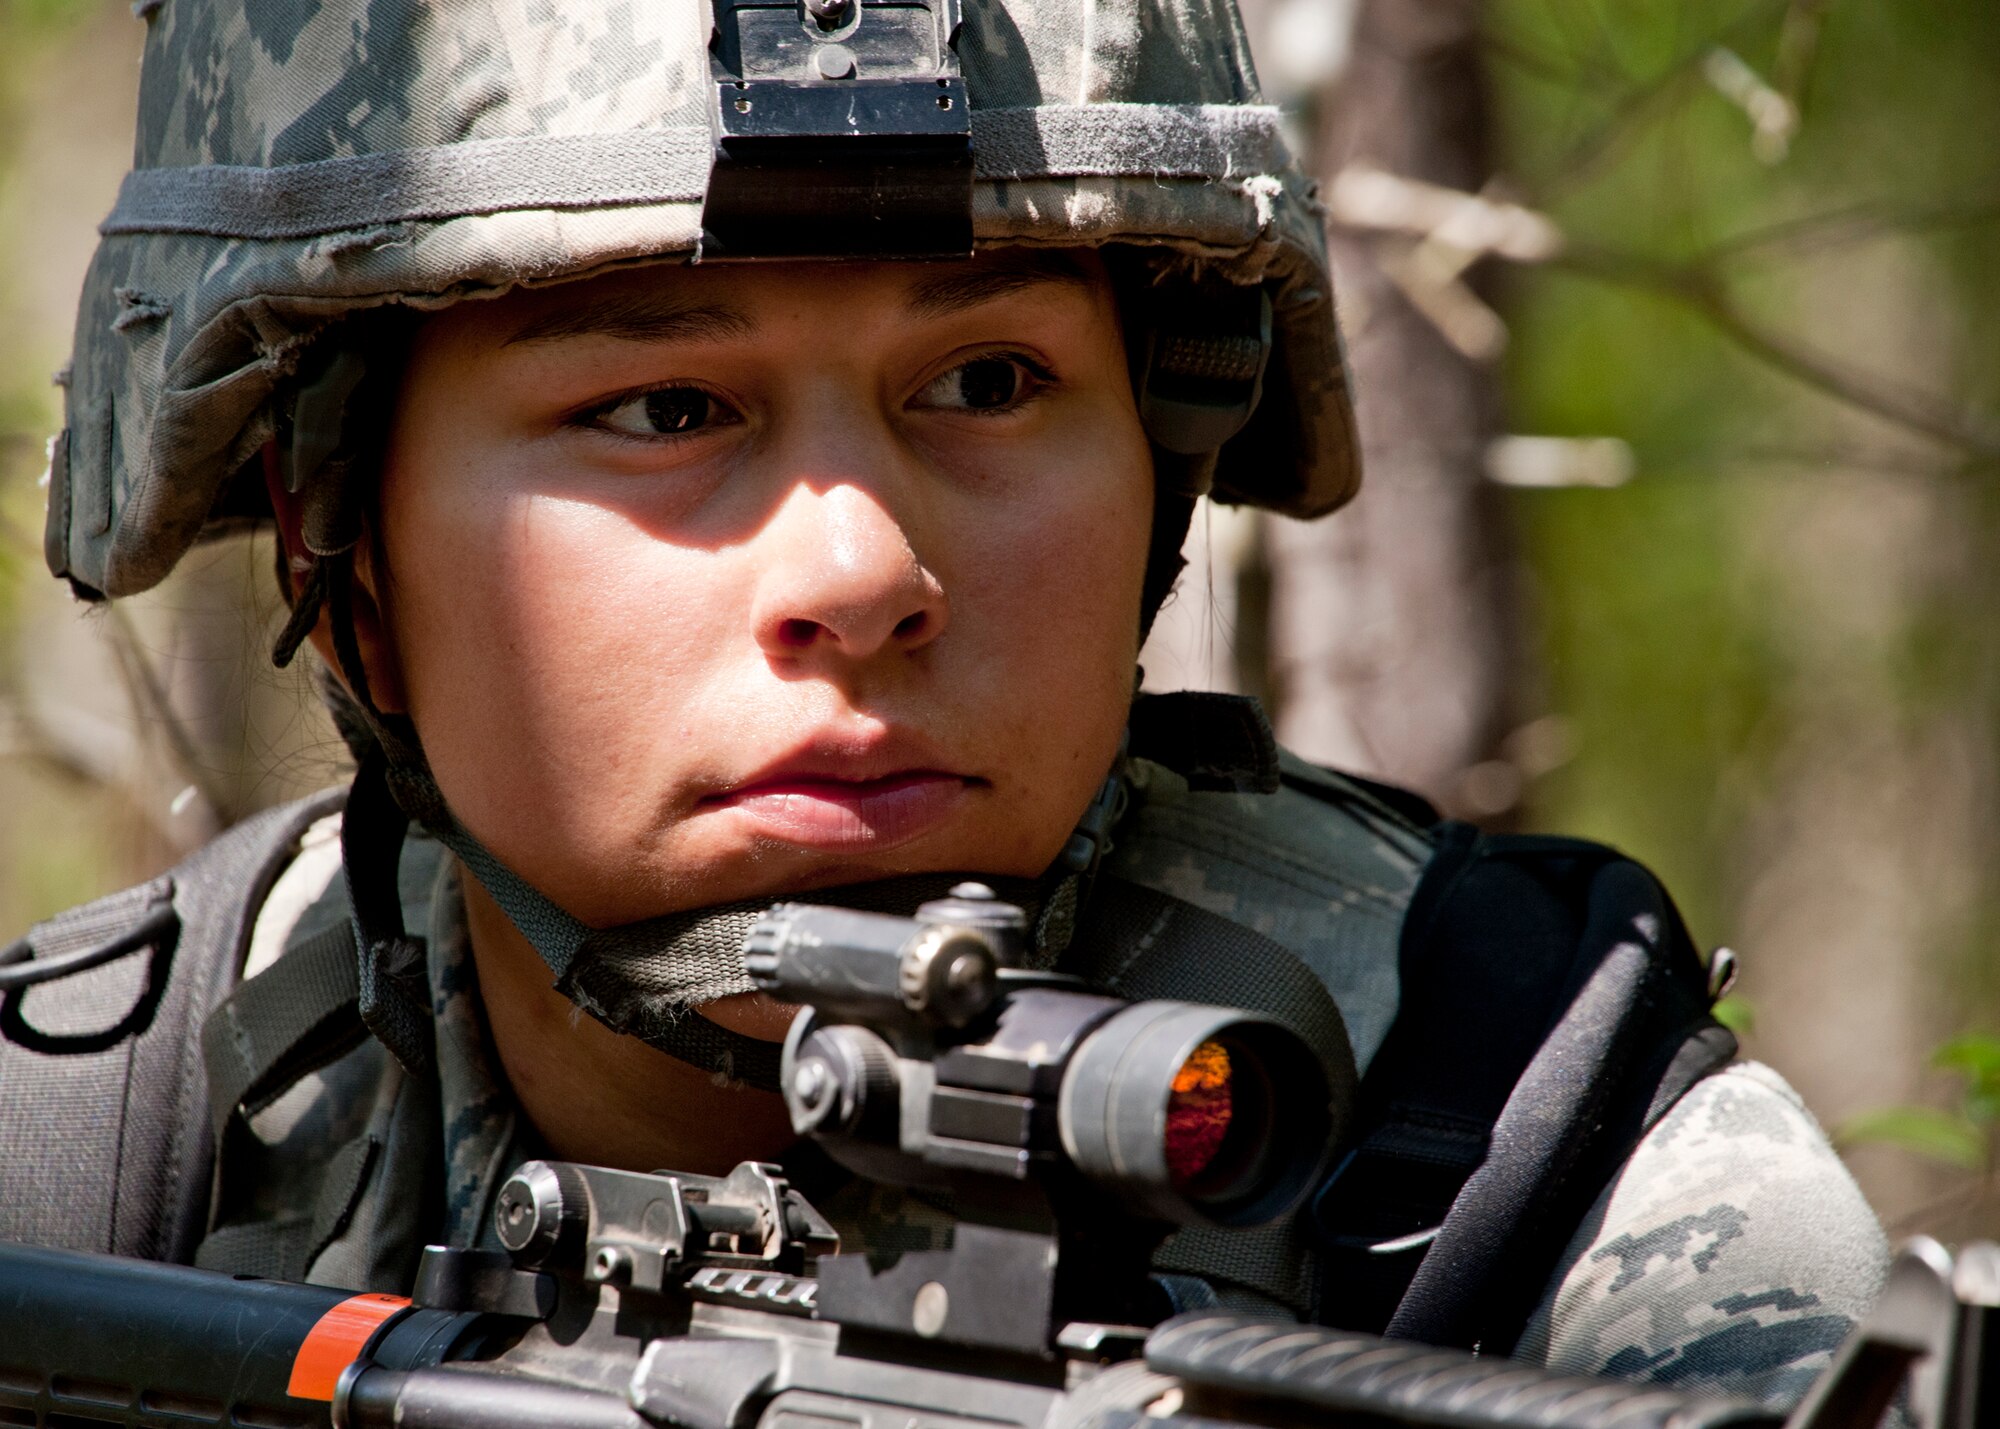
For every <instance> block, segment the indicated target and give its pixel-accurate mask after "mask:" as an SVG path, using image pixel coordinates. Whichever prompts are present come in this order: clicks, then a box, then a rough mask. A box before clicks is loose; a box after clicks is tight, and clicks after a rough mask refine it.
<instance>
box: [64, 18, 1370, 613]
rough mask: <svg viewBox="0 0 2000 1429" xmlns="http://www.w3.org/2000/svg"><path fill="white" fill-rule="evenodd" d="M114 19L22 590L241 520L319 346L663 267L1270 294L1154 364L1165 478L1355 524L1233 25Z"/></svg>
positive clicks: (1318, 249) (1315, 283) (1297, 259)
mask: <svg viewBox="0 0 2000 1429" xmlns="http://www.w3.org/2000/svg"><path fill="white" fill-rule="evenodd" d="M134 9H135V10H136V11H137V12H138V13H139V14H141V15H142V16H144V18H145V22H146V24H147V26H148V27H149V31H150V33H149V35H148V37H147V44H146V52H145V60H144V68H143V74H142V81H141V92H140V110H139V131H138V141H137V145H136V151H135V156H134V167H133V171H132V173H131V174H129V175H128V176H127V177H126V179H125V182H124V185H123V187H122V188H121V190H120V193H119V197H118V201H117V205H116V207H115V208H113V210H112V212H111V214H110V216H109V217H108V218H107V219H106V220H105V221H104V223H103V225H102V228H101V232H102V235H103V239H102V242H101V243H100V245H99V247H98V250H97V254H96V257H95V260H94V261H93V263H92V264H91V268H90V272H89V276H88V279H87V281H86V286H85V290H84V294H83V300H82V304H81V309H80V312H79V315H78V321H77V329H76V340H75V350H74V358H73V361H72V364H71V367H70V369H69V373H68V376H67V379H66V380H67V386H68V391H67V404H66V415H67V426H66V428H65V430H64V432H63V434H62V435H61V436H60V437H59V438H58V439H57V441H56V443H55V446H54V449H53V453H52V462H51V480H50V493H49V516H48V534H47V546H46V549H47V556H48V560H49V565H50V568H51V569H52V570H53V571H54V572H55V573H57V574H58V575H64V576H67V577H68V578H69V579H70V581H71V583H72V584H73V585H74V586H75V587H76V588H77V589H78V591H79V592H80V593H82V594H84V595H86V596H92V597H96V596H122V595H129V594H132V593H135V592H138V591H143V590H145V589H147V588H149V587H151V586H153V585H155V584H156V583H158V582H159V581H160V580H161V579H162V578H163V577H164V576H166V574H167V573H168V572H169V571H170V570H171V569H172V568H173V566H174V565H175V563H176V562H177V561H178V560H179V559H180V557H181V556H182V555H183V554H184V553H185V552H186V551H187V550H188V548H189V547H190V546H191V545H192V544H193V543H194V542H195V541H196V540H197V539H198V538H199V537H200V536H201V535H202V533H203V532H204V530H206V529H209V528H212V527H214V526H216V525H218V524H222V523H226V522H228V521H230V520H233V519H236V518H239V517H246V516H247V517H257V516H260V515H268V503H267V501H266V498H265V497H264V495H263V482H262V479H261V476H256V478H255V479H251V478H252V476H253V471H252V466H251V459H252V458H253V457H254V456H255V455H256V454H257V452H258V451H259V450H260V448H262V447H263V446H264V445H265V443H266V442H268V441H269V440H270V439H271V438H272V437H273V436H274V435H281V434H288V433H290V431H291V428H290V423H291V419H292V411H291V408H290V406H289V403H290V402H291V399H292V394H293V392H294V391H295V389H296V387H297V386H298V383H299V380H301V368H302V364H305V365H306V368H307V370H308V371H309V370H310V367H311V364H312V363H313V362H314V361H315V360H316V359H315V358H314V357H312V356H311V355H310V354H312V353H313V349H314V345H315V338H316V337H317V336H318V335H320V334H322V333H323V332H324V331H325V330H327V329H328V328H329V327H330V326H331V325H335V324H337V323H339V322H340V321H341V320H342V319H344V318H346V317H349V316H350V315H353V314H356V313H359V312H362V311H365V310H368V309H375V308H383V307H386V306H389V305H396V304H401V305H405V306H407V307H410V308H415V309H420V310H421V309H432V308H437V307H440V306H443V305H446V304H449V303H453V302H456V301H459V300H461V299H465V298H472V297H480V296H487V295H492V294H497V293H502V292H505V291H506V290H508V289H510V288H512V287H515V286H517V285H521V284H530V283H548V282H553V281H558V280H562V279H567V278H574V277H579V276H583V275H587V274H592V273H597V272H602V271H604V270H606V269H608V268H611V267H613V266H616V265H623V264H631V263H635V262H644V261H649V260H660V259H678V260H683V261H685V260H689V259H695V260H697V261H699V260H701V259H703V258H716V257H734V256H743V255H744V254H746V253H747V254H749V255H751V256H757V255H760V254H761V255H762V256H784V255H786V254H794V255H812V256H839V255H840V254H843V253H847V254H859V253H867V254H871V255H874V256H896V255H903V256H913V255H920V254H921V255H932V256H935V255H939V254H943V253H949V252H953V251H956V252H959V253H964V252H967V251H970V250H971V249H972V248H973V247H975V246H977V247H989V246H996V245H1004V244H1042V245H1071V246H1093V247H1101V246H1105V245H1113V244H1116V245H1129V246H1131V247H1132V248H1134V249H1136V250H1137V251H1139V252H1141V253H1142V254H1150V255H1152V258H1153V262H1152V263H1151V265H1150V269H1151V272H1152V275H1153V277H1154V278H1156V279H1159V280H1161V281H1174V280H1176V279H1178V280H1182V281H1186V280H1190V279H1191V280H1194V281H1196V282H1197V283H1200V284H1206V285H1207V287H1208V288H1209V289H1210V290H1211V291H1212V290H1215V289H1218V288H1220V289H1224V290H1233V291H1235V292H1237V293H1239V294H1241V293H1249V294H1253V295H1261V298H1260V299H1259V301H1263V300H1265V299H1267V300H1268V307H1267V308H1265V309H1264V313H1263V315H1262V317H1261V319H1260V317H1259V315H1258V314H1257V313H1256V312H1255V311H1254V310H1253V311H1252V312H1251V314H1250V315H1249V317H1248V318H1247V319H1246V318H1244V317H1243V316H1242V315H1241V314H1240V313H1239V314H1237V315H1236V316H1231V317H1226V318H1225V319H1223V320H1222V326H1223V328H1224V331H1222V332H1220V333H1214V332H1209V333H1203V332H1194V333H1181V332H1176V331H1174V330H1172V325H1171V323H1169V324H1168V325H1167V326H1166V327H1164V328H1163V329H1162V331H1161V332H1160V333H1159V334H1157V335H1155V336H1154V337H1153V338H1151V339H1148V341H1150V342H1151V343H1152V352H1153V369H1152V370H1153V372H1154V374H1155V375H1156V377H1157V379H1158V380H1157V381H1154V382H1152V383H1151V385H1149V386H1147V387H1145V389H1144V390H1142V392H1141V398H1142V408H1143V409H1144V410H1145V411H1146V413H1147V416H1148V423H1149V430H1151V431H1152V432H1153V434H1154V438H1155V446H1156V449H1163V450H1166V451H1176V450H1179V451H1189V450H1199V449H1200V448H1201V447H1202V446H1204V445H1205V444H1207V445H1214V446H1221V444H1222V440H1223V438H1225V437H1227V438H1229V440H1228V441H1227V445H1226V447H1222V449H1221V451H1220V455H1219V459H1216V458H1211V460H1212V479H1213V491H1214V494H1215V495H1216V496H1217V497H1218V498H1219V499H1222V500H1225V501H1231V502H1239V503H1246V504H1254V505H1260V506H1265V507H1269V508H1271V509H1273V510H1277V511H1281V512H1285V513H1287V514H1290V515H1294V516H1314V515H1319V514H1322V513H1324V512H1327V511H1330V510H1332V509H1333V508H1334V507H1336V506H1338V505H1340V504H1341V503H1342V502H1343V501H1345V500H1346V499H1347V498H1348V496H1349V495H1351V494H1352V492H1353V489H1354V486H1355V483H1356V480H1357V461H1356V456H1355V448H1354V436H1353V421H1352V409H1351V406H1350V401H1349V394H1348V390H1347V381H1346V374H1345V371H1344V368H1343V364H1342V357H1341V353H1340V348H1339V339H1338V334H1337V330H1336V326H1335V320H1334V309H1333V295H1332V289H1331V282H1330V275H1329V272H1328V267H1327V261H1326V253H1325V244H1324V237H1323V233H1322V229H1321V215H1320V211H1319V209H1318V207H1317V206H1316V204H1315V203H1314V200H1313V197H1312V191H1311V187H1310V185H1309V183H1308V182H1307V180H1306V179H1305V178H1304V177H1303V176H1302V175H1301V174H1300V172H1299V171H1298V169H1297V167H1296V166H1295V164H1294V163H1293V161H1292V159H1291V158H1290V156H1289V154H1288V153H1287V151H1286V148H1285V145H1284V143H1283V141H1282V139H1281V138H1280V136H1279V132H1278V124H1277V114H1276V112H1275V111H1274V110H1272V109H1270V108H1268V107H1264V106H1262V105H1260V104H1259V103H1258V94H1257V88H1256V80H1255V76H1254V74H1253V72H1252V69H1251V64H1250V57H1249V53H1248V48H1247V45H1246V42H1245V39H1244V35H1243V32H1242V28H1241V26H1240V24H1239V22H1238V19H1237V17H1236V15H1235V13H1234V8H1233V5H1232V4H1231V0H659V3H654V4H631V3H626V0H585V2H584V3H574V4H563V5H548V4H543V3H531V0H477V3H475V0H463V3H456V4H451V5H431V4H421V3H417V0H318V3H314V4H305V5H298V4H288V3H278V0H148V3H145V4H140V5H137V6H135V7H134ZM857 114H859V115H860V119H859V121H858V122H857V119H856V115H857ZM857 135H858V136H859V137H857ZM857 155H859V156H860V157H859V159H858V161H857V160H856V156H857ZM843 173H844V174H845V176H844V177H843ZM787 195H790V196H793V197H798V196H803V198H804V200H805V202H806V203H807V204H808V205H809V207H808V208H807V209H806V210H803V211H794V212H786V211H784V205H783V200H784V199H785V197H786V196H787ZM1155 307H1156V308H1157V309H1159V310H1161V311H1163V312H1171V313H1174V314H1179V315H1183V316H1184V315H1187V314H1197V315H1198V314H1199V313H1201V312H1202V311H1204V308H1203V305H1202V304H1200V303H1192V304H1191V303H1188V302H1184V301H1181V300H1179V298H1176V300H1175V301H1174V302H1171V303H1164V302H1163V303H1159V304H1156V305H1155ZM1260 325H1261V330H1260ZM1246 336H1247V338H1248V339H1249V340H1250V342H1251V346H1252V347H1253V348H1255V351H1254V354H1253V355H1251V356H1245V353H1244V342H1245V338H1246ZM1260 339H1261V346H1259V345H1258V342H1259V340H1260ZM1140 380H1141V381H1142V382H1145V381H1146V378H1145V377H1144V376H1143V374H1142V376H1141V377H1140ZM1232 383H1234V384H1235V385H1236V387H1237V388H1238V389H1239V391H1238V394H1237V398H1242V399H1243V400H1237V398H1232V397H1231V396H1230V395H1229V388H1230V385H1231V384H1232ZM1218 385H1219V387H1220V389H1221V390H1222V392H1223V396H1222V397H1221V398H1219V399H1218V398H1216V397H1215V396H1214V392H1215V390H1216V389H1217V388H1218ZM1259 388H1261V401H1260V400H1259V399H1258V389H1259ZM1218 402H1219V404H1220V405H1221V406H1222V407H1224V408H1228V407H1230V406H1231V405H1232V404H1234V405H1235V406H1236V407H1237V408H1238V410H1237V411H1236V412H1235V414H1234V416H1233V417H1231V416H1230V415H1229V414H1228V413H1227V412H1226V411H1225V413H1224V414H1223V416H1224V420H1222V421H1221V423H1220V425H1218V424H1217V423H1216V421H1214V420H1212V419H1211V418H1212V416H1213V414H1212V413H1208V412H1207V407H1206V406H1205V405H1204V404H1208V405H1210V406H1212V405H1215V404H1217V403H1218ZM336 411H337V409H336ZM1205 414H1206V415H1205ZM299 415H300V416H301V417H303V416H304V415H305V414H304V413H300V414H299ZM1246 418H1247V425H1245V419H1246ZM302 425H303V424H302ZM1239 428H1240V430H1239ZM300 435H303V433H302V432H301V433H300ZM1210 470H1211V468H1210V467H1209V466H1204V467H1203V468H1202V472H1201V475H1202V477H1203V482H1202V484H1203V485H1206V484H1207V480H1206V478H1207V477H1208V476H1209V474H1210ZM309 544H310V540H309Z"/></svg>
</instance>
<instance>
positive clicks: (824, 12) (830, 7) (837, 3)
mask: <svg viewBox="0 0 2000 1429" xmlns="http://www.w3.org/2000/svg"><path fill="white" fill-rule="evenodd" d="M853 9H854V0H806V11H807V13H809V14H810V15H811V16H812V17H813V19H815V20H817V21H819V24H820V28H821V29H823V30H831V29H832V28H833V27H834V26H836V25H840V24H843V23H845V22H846V20H847V17H848V14H849V13H850V12H851V11H852V10H853Z"/></svg>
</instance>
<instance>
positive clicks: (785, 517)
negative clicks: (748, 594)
mask: <svg viewBox="0 0 2000 1429" xmlns="http://www.w3.org/2000/svg"><path fill="white" fill-rule="evenodd" d="M774 527H775V529H773V530H771V531H770V534H772V535H773V536H774V537H775V540H774V541H773V542H772V543H771V546H770V547H769V548H767V551H766V552H765V557H766V564H765V567H764V570H763V573H762V575H761V578H760V580H759V583H758V587H757V596H756V600H755V603H754V605H753V607H752V612H751V621H752V625H753V628H754V630H755V633H756V637H757V642H758V644H759V645H760V646H761V647H762V648H763V650H764V652H765V653H766V654H767V655H770V656H773V657H775V658H780V659H789V658H797V657H800V656H803V655H805V654H807V653H809V652H818V651H825V652H831V653H837V654H839V655H842V656H845V657H847V658H849V659H857V660H858V659H866V658H868V657H870V656H872V655H875V654H878V653H880V652H882V651H884V650H890V649H893V650H901V651H908V650H914V649H917V648H918V647H920V646H923V645H926V644H928V643H929V642H931V641H932V640H935V639H937V637H938V636H940V635H942V634H943V633H944V629H945V626H946V624H947V623H948V621H949V618H950V603H949V602H948V601H947V600H946V598H945V593H944V587H943V586H942V585H941V584H940V583H939V581H938V579H937V577H936V576H935V575H934V574H933V573H932V572H931V571H930V570H929V569H928V568H927V567H926V566H925V565H924V563H923V562H922V561H921V560H920V559H919V558H918V556H917V553H916V551H915V549H914V548H913V546H912V545H911V541H910V537H909V534H908V533H907V532H906V531H905V530H904V528H903V526H902V524H901V523H900V522H899V521H898V520H897V519H896V517H895V516H894V514H893V513H891V512H890V511H889V510H888V509H887V508H886V507H885V506H884V505H883V504H882V502H881V500H880V499H879V498H878V497H877V496H876V495H875V494H873V493H871V492H869V491H866V490H863V489H862V488H861V487H858V486H853V485H839V486H834V487H831V488H828V489H826V490H824V491H813V490H809V489H806V488H803V487H801V488H800V489H799V490H797V491H795V492H793V493H792V495H791V497H790V498H788V499H787V501H786V503H785V505H784V507H783V508H782V509H781V510H780V511H779V513H778V515H777V518H776V520H775V522H774Z"/></svg>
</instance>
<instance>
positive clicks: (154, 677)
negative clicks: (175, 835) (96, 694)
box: [104, 602, 226, 828]
mask: <svg viewBox="0 0 2000 1429" xmlns="http://www.w3.org/2000/svg"><path fill="white" fill-rule="evenodd" d="M104 615H105V620H106V621H107V622H108V624H109V625H110V627H111V636H112V638H111V646H112V649H113V650H114V651H115V652H116V653H117V656H118V666H119V670H120V672H121V673H122V674H123V675H124V677H125V686H126V689H127V690H128V691H129V692H130V694H131V697H132V704H133V708H134V709H135V710H136V711H137V712H138V713H139V714H140V716H141V717H142V718H146V719H148V721H149V723H150V724H151V725H152V727H153V728H154V729H156V730H158V731H159V733H160V735H161V737H162V738H163V739H164V740H165V742H166V746H167V752H168V754H169V755H170V756H171V757H172V759H173V761H174V764H175V765H176V766H177V768H178V771H179V774H180V776H181V777H182V778H184V779H186V780H187V782H188V785H189V786H190V787H191V788H193V789H194V791H195V793H196V794H197V795H198V796H199V798H200V799H201V801H202V803H203V804H204V805H205V806H206V807H205V812H206V814H207V820H206V822H208V823H209V824H211V825H212V826H214V827H216V828H220V827H221V819H222V810H223V809H224V808H225V807H226V804H225V802H224V799H223V797H222V794H221V791H220V790H218V789H217V788H216V787H215V781H214V780H213V779H212V778H211V777H210V774H209V771H208V769H207V768H206V766H204V765H203V763H202V759H201V753H200V751H199V750H198V749H196V748H195V743H194V740H193V738H192V737H190V736H189V734H188V731H187V726H186V725H185V724H184V723H183V722H182V720H181V717H180V712H179V711H177V710H176V709H175V708H174V706H173V701H172V698H171V697H170V696H169V695H168V694H167V690H166V687H165V686H164V685H162V684H161V683H160V675H159V671H157V670H155V669H154V668H153V662H152V661H151V660H149V659H147V658H146V652H145V650H144V649H143V648H142V647H141V645H140V641H139V633H138V631H137V630H135V629H134V628H133V626H132V622H131V620H130V618H129V617H127V615H126V613H125V611H124V610H123V608H121V607H120V606H119V605H118V604H117V603H115V602H112V603H109V604H107V605H106V607H105V612H104Z"/></svg>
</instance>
